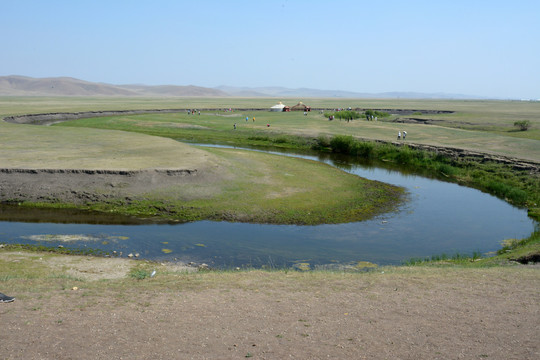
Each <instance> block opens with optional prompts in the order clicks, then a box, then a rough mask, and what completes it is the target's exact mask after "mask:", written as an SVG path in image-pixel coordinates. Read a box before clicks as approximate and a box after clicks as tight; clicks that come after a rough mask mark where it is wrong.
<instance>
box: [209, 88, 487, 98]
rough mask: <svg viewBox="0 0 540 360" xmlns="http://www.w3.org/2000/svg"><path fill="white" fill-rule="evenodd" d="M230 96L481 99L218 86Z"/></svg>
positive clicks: (448, 95)
mask: <svg viewBox="0 0 540 360" xmlns="http://www.w3.org/2000/svg"><path fill="white" fill-rule="evenodd" d="M216 89H219V90H222V91H224V92H226V93H228V94H229V95H231V96H246V97H279V98H286V97H300V98H308V97H314V98H352V99H355V98H377V99H381V98H382V99H391V98H392V99H395V98H403V99H483V98H482V97H479V96H472V95H464V94H446V93H417V92H385V93H359V92H352V91H343V90H318V89H308V88H300V89H289V88H285V87H253V88H250V87H233V86H225V85H222V86H218V87H216Z"/></svg>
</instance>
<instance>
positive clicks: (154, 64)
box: [0, 0, 540, 99]
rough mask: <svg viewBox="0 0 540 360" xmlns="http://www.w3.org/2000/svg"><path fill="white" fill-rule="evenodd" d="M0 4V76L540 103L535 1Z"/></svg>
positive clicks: (23, 0)
mask: <svg viewBox="0 0 540 360" xmlns="http://www.w3.org/2000/svg"><path fill="white" fill-rule="evenodd" d="M0 1H1V3H2V6H1V20H0V44H1V48H0V49H1V56H0V75H25V76H32V77H52V76H70V77H75V78H79V79H82V80H87V81H95V82H105V83H111V84H133V83H142V84H148V85H158V84H174V85H198V86H205V87H215V86H219V85H229V86H249V87H256V86H284V87H290V88H302V87H306V88H315V89H328V90H347V91H356V92H369V93H379V92H389V91H413V92H428V93H436V92H444V93H459V94H469V95H478V96H486V97H494V98H513V99H521V98H534V99H538V98H540V1H538V0H525V1H522V0H514V1H499V0H491V1H489V0H463V1H462V0H438V1H436V0H429V1H427V0H426V1H422V0H407V1H405V0H404V1H392V0H390V1H376V0H371V1H361V0H356V1H347V0H334V1H317V0H312V1H304V0H280V1H264V0H262V1H254V0H251V1H234V0H233V1H204V0H199V1H161V0H152V1H137V0H125V1H124V0H116V1H115V0H105V1H101V0H93V1H74V0H69V1H55V0H49V1H27V0H17V1H8V0H0Z"/></svg>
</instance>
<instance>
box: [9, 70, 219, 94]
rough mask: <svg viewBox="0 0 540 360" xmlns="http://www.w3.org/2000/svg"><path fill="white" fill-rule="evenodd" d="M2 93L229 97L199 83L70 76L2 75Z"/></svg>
mask: <svg viewBox="0 0 540 360" xmlns="http://www.w3.org/2000/svg"><path fill="white" fill-rule="evenodd" d="M0 95H4V96H5V95H9V96H200V97H212V96H228V94H226V93H224V92H223V91H221V90H217V89H211V88H204V87H199V86H174V85H162V86H147V85H111V84H104V83H93V82H88V81H84V80H79V79H74V78H69V77H54V78H31V77H26V76H15V75H12V76H0Z"/></svg>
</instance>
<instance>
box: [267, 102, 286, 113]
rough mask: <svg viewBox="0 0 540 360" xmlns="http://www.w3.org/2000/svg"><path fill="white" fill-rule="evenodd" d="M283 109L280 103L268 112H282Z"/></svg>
mask: <svg viewBox="0 0 540 360" xmlns="http://www.w3.org/2000/svg"><path fill="white" fill-rule="evenodd" d="M284 108H285V105H283V104H282V103H281V101H280V102H279V104H277V105H274V106H272V107H271V108H270V111H283V109H284Z"/></svg>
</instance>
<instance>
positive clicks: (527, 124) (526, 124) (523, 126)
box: [514, 120, 531, 131]
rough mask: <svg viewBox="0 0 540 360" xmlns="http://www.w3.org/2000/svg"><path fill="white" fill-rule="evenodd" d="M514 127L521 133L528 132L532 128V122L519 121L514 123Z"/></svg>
mask: <svg viewBox="0 0 540 360" xmlns="http://www.w3.org/2000/svg"><path fill="white" fill-rule="evenodd" d="M514 126H515V127H517V128H518V129H519V130H521V131H527V130H529V128H530V127H531V122H530V121H529V120H519V121H516V122H514Z"/></svg>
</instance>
